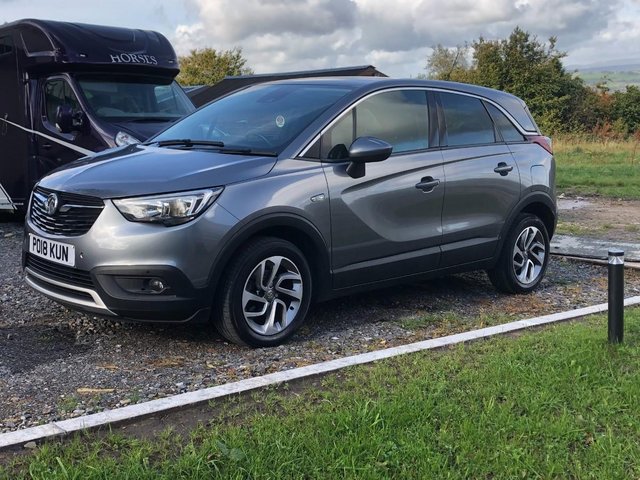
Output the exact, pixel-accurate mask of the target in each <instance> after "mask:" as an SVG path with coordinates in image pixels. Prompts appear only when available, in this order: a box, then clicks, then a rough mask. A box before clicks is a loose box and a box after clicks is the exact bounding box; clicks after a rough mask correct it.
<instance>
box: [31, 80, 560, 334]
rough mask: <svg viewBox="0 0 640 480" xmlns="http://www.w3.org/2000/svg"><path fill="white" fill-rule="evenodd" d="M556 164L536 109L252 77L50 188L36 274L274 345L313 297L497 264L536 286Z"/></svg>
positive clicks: (367, 84) (45, 183) (133, 308)
mask: <svg viewBox="0 0 640 480" xmlns="http://www.w3.org/2000/svg"><path fill="white" fill-rule="evenodd" d="M554 172H555V167H554V159H553V155H552V152H551V145H550V140H549V139H548V138H546V137H543V136H541V134H540V132H539V130H538V127H537V126H536V124H535V122H534V121H533V119H532V117H531V115H530V114H529V112H528V110H527V107H526V105H525V104H524V102H523V101H522V100H520V99H518V98H516V97H514V96H512V95H510V94H507V93H504V92H500V91H496V90H490V89H486V88H481V87H476V86H471V85H462V84H456V83H448V82H435V81H414V80H392V79H380V78H359V77H355V78H329V79H305V80H289V81H281V82H274V83H267V84H261V85H257V86H252V87H249V88H246V89H244V90H242V91H239V92H236V93H233V94H231V95H228V96H226V97H224V98H222V99H220V100H217V101H215V102H213V103H211V104H209V105H207V106H205V107H203V108H201V109H199V110H198V111H196V112H195V113H193V114H191V115H190V116H188V117H186V118H184V119H182V120H181V121H179V122H178V123H176V124H174V125H173V126H171V127H169V128H168V129H166V130H165V131H164V132H162V133H160V134H159V135H157V136H156V137H155V138H153V139H152V140H150V141H149V142H147V143H146V144H142V145H131V146H127V147H122V148H118V149H113V150H109V151H106V152H103V153H101V154H97V155H94V156H92V157H88V158H85V159H81V160H79V161H76V162H75V163H72V164H70V165H68V166H66V167H63V168H62V169H59V170H57V171H55V172H53V173H51V174H50V175H48V176H47V177H45V178H44V179H42V180H41V181H40V183H39V184H38V185H36V187H35V189H34V191H33V193H32V196H31V201H30V207H29V212H28V215H27V220H26V227H25V228H26V235H25V240H24V253H23V265H24V272H25V279H26V282H27V283H28V284H29V285H31V286H32V287H33V288H35V289H36V290H37V291H39V292H41V293H43V294H44V295H46V296H48V297H50V298H52V299H54V300H56V301H58V302H61V303H64V304H66V305H69V306H71V307H75V308H79V309H81V310H85V311H89V312H93V313H98V314H102V315H106V316H113V317H121V318H127V319H133V320H139V321H145V320H146V321H167V322H188V321H201V320H209V319H211V320H212V322H213V323H214V324H215V326H216V327H217V328H218V330H219V331H220V333H221V334H222V335H223V336H224V337H225V338H227V339H229V340H230V341H233V342H237V343H243V344H248V345H252V346H271V345H276V344H278V343H281V342H282V341H283V340H285V339H286V338H287V337H289V336H290V335H291V334H292V333H293V332H294V331H295V330H296V329H297V328H298V327H299V326H300V325H301V324H302V322H303V321H304V318H305V316H306V315H307V311H308V309H309V305H310V303H311V302H312V301H319V300H324V299H327V298H330V297H333V296H337V295H343V294H346V293H349V292H353V291H355V290H360V289H369V288H376V287H380V286H384V285H388V284H390V283H394V282H406V281H413V280H414V279H417V278H425V277H430V276H437V275H443V274H448V273H452V272H461V271H466V270H474V269H485V270H487V271H488V273H489V277H490V279H491V281H492V282H493V284H494V285H495V286H496V287H497V288H498V289H499V290H502V291H506V292H513V293H518V292H528V291H530V290H532V289H534V288H535V287H536V286H537V285H538V284H539V283H540V281H541V279H542V277H543V275H544V272H545V269H546V266H547V261H548V258H549V238H550V237H551V235H552V234H553V231H554V228H555V224H556V205H555V195H554Z"/></svg>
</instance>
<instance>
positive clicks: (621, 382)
mask: <svg viewBox="0 0 640 480" xmlns="http://www.w3.org/2000/svg"><path fill="white" fill-rule="evenodd" d="M626 317H627V318H626V320H627V329H626V338H625V343H624V344H623V345H620V346H610V345H608V344H607V342H606V317H602V316H599V317H592V318H591V319H589V320H588V321H585V322H582V323H573V324H563V325H558V326H555V327H550V328H547V329H544V330H540V331H537V332H530V333H525V334H522V335H520V336H517V337H500V338H494V339H490V340H487V341H483V342H476V343H473V344H470V345H465V346H459V347H456V348H453V349H450V350H444V351H433V352H424V353H420V354H413V355H407V356H403V357H399V358H397V359H392V360H387V361H382V362H378V363H376V364H375V365H373V366H363V367H358V368H352V369H348V370H346V371H343V372H341V373H340V374H336V375H330V376H328V377H325V379H324V380H323V381H322V386H321V387H320V385H315V386H313V385H311V386H307V387H304V388H302V387H300V388H297V389H295V388H289V389H287V388H280V389H277V390H274V389H269V390H267V391H260V392H257V393H255V394H253V395H251V396H248V397H244V398H245V400H244V401H239V400H238V398H236V399H234V400H233V401H231V402H230V403H228V404H227V405H226V408H224V409H223V413H218V414H217V415H218V416H217V417H216V418H214V419H213V420H212V421H211V422H210V425H212V426H210V427H199V428H197V429H196V430H195V431H193V432H192V434H191V435H190V436H189V438H180V437H179V436H178V435H176V434H175V433H172V432H171V431H167V432H165V433H164V434H163V435H161V436H159V437H157V438H155V439H154V440H153V441H140V440H135V439H131V438H125V437H122V436H118V435H109V436H107V437H105V438H103V439H97V438H95V437H93V436H91V435H84V436H81V437H79V438H77V439H76V440H74V441H72V442H70V443H65V444H63V445H55V444H50V445H45V446H44V447H42V448H41V449H40V450H39V451H38V452H37V453H35V454H33V455H25V456H22V457H20V458H19V459H18V460H17V461H15V463H14V464H13V465H10V466H8V467H6V468H7V469H6V470H4V471H2V470H0V478H3V477H6V478H11V479H14V478H21V477H28V478H35V479H47V480H49V479H125V478H126V479H137V478H146V479H156V478H161V479H178V478H184V479H200V478H202V479H205V478H206V479H209V478H273V479H282V478H314V479H315V478H339V479H342V478H365V479H369V478H371V479H373V478H420V479H422V478H453V479H456V478H459V479H467V478H474V479H476V478H479V479H502V478H504V479H513V478H545V479H546V478H593V479H618V478H619V479H623V478H639V477H640V413H639V411H638V405H639V403H638V401H639V400H638V399H639V398H640V309H635V310H627V312H626ZM316 383H319V382H316Z"/></svg>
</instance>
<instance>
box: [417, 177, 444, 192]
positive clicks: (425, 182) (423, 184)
mask: <svg viewBox="0 0 640 480" xmlns="http://www.w3.org/2000/svg"><path fill="white" fill-rule="evenodd" d="M438 185H440V180H439V179H437V178H433V177H424V178H422V179H421V180H420V182H418V183H416V188H417V189H418V190H422V191H423V192H424V193H430V192H433V189H434V188H436V187H437V186H438Z"/></svg>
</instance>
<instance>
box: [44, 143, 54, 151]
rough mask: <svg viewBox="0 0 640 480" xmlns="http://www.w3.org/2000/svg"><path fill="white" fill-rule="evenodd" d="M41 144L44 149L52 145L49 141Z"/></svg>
mask: <svg viewBox="0 0 640 480" xmlns="http://www.w3.org/2000/svg"><path fill="white" fill-rule="evenodd" d="M41 146H42V148H43V149H45V150H49V149H50V148H51V147H52V145H51V144H50V143H43V144H42V145H41Z"/></svg>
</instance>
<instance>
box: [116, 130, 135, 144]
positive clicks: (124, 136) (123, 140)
mask: <svg viewBox="0 0 640 480" xmlns="http://www.w3.org/2000/svg"><path fill="white" fill-rule="evenodd" d="M115 141H116V145H117V146H119V147H124V146H125V145H135V144H136V143H140V140H138V139H137V138H136V137H134V136H133V135H129V134H128V133H126V132H123V131H120V132H118V133H116V138H115Z"/></svg>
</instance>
